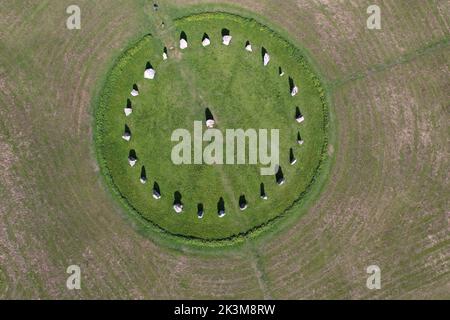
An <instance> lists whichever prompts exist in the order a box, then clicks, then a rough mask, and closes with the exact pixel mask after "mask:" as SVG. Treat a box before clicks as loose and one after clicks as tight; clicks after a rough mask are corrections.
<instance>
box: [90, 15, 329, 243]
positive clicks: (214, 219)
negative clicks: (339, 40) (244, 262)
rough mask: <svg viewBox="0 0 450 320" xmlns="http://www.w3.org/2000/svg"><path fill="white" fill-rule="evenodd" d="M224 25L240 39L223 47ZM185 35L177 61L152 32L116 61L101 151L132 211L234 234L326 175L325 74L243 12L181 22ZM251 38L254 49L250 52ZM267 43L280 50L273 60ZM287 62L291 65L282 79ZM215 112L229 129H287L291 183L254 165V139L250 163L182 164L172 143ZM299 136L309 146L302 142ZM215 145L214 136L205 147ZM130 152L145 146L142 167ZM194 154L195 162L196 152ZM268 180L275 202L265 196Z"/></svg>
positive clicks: (172, 224)
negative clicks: (179, 207)
mask: <svg viewBox="0 0 450 320" xmlns="http://www.w3.org/2000/svg"><path fill="white" fill-rule="evenodd" d="M224 28H227V29H228V30H230V31H231V34H232V36H233V39H232V43H231V44H230V45H229V46H228V47H227V46H224V45H223V44H222V35H221V31H222V29H224ZM205 31H206V32H207V33H208V35H209V37H210V40H211V41H212V44H211V45H210V46H208V47H206V48H204V47H203V46H202V45H201V39H202V37H203V34H204V33H205ZM181 32H184V33H186V34H187V35H188V41H189V42H190V46H189V47H188V48H187V49H186V50H185V51H181V50H179V49H175V48H172V50H170V52H169V56H170V59H169V60H167V61H163V60H162V52H163V47H164V44H161V42H160V40H158V39H155V38H153V37H145V38H143V40H141V41H139V42H138V43H137V44H136V45H135V46H133V47H132V48H131V49H129V50H128V51H127V53H126V54H124V56H123V57H121V58H120V61H119V62H118V63H117V65H116V66H115V67H114V69H113V71H112V72H111V74H110V76H109V77H108V82H107V84H106V86H105V89H104V91H103V92H104V93H102V100H101V102H100V106H99V110H98V121H97V123H98V132H99V134H98V141H99V142H98V143H99V145H100V147H99V148H100V150H99V152H100V158H101V159H104V164H105V174H106V175H107V176H108V177H110V179H111V186H112V188H114V189H117V190H116V192H117V193H118V194H120V199H124V202H125V201H126V205H125V207H126V208H127V210H136V211H137V212H138V214H139V215H141V216H142V217H143V218H144V219H147V220H149V221H150V222H151V223H153V224H155V225H157V226H159V227H160V228H162V229H163V230H167V231H168V232H170V233H172V234H174V235H183V236H188V237H193V238H199V239H207V240H214V239H225V238H231V237H233V236H236V235H239V234H244V233H247V232H248V231H249V230H252V229H255V228H257V227H259V226H261V225H263V224H266V223H267V221H269V220H273V219H275V218H277V217H278V216H279V215H280V214H281V213H283V212H285V211H286V210H288V208H290V207H292V205H293V204H294V203H295V202H297V201H298V200H299V197H300V196H304V193H305V192H306V189H307V188H308V187H310V185H311V184H312V183H313V181H314V178H316V176H317V175H318V173H317V170H318V167H319V164H320V161H321V159H322V151H326V150H324V144H325V141H326V139H325V136H326V132H325V128H326V126H327V124H326V115H324V112H326V110H327V109H326V106H324V105H323V104H324V103H325V102H324V101H323V100H322V99H321V91H320V90H319V89H321V87H320V84H319V83H318V79H317V77H316V76H315V75H314V74H313V73H312V71H311V69H310V68H308V66H307V65H305V61H304V58H303V57H302V56H301V54H300V52H299V51H298V50H297V49H295V48H294V47H292V45H290V44H289V43H287V42H286V40H284V39H281V38H279V37H278V36H277V35H276V34H274V33H273V32H272V31H270V30H269V29H267V28H265V29H264V27H263V26H262V25H259V24H258V23H256V22H254V21H252V20H244V19H243V18H240V17H238V16H233V15H225V14H205V15H195V16H191V17H187V18H184V19H181V20H177V22H176V29H175V31H174V32H173V35H172V36H173V39H174V40H173V41H176V39H177V38H178V37H179V35H180V33H181ZM248 40H251V43H252V47H253V50H254V51H253V52H252V53H249V52H247V51H245V50H244V46H245V43H246V41H248ZM263 47H264V48H265V49H266V50H269V52H270V54H271V61H270V63H269V65H268V66H266V67H264V66H263V62H262V54H261V52H262V48H263ZM147 63H150V64H151V65H152V66H153V67H154V68H155V69H156V70H157V76H156V78H155V79H154V80H152V81H150V80H145V79H144V78H143V71H142V70H144V69H145V68H144V67H145V66H146V64H147ZM280 66H282V67H283V70H284V71H283V72H285V75H284V76H282V77H281V76H280V75H279V70H278V68H279V67H280ZM289 79H295V80H294V81H295V84H296V85H298V86H300V93H299V94H298V95H296V96H295V97H292V96H291V94H290V88H289ZM133 84H136V85H137V86H138V88H139V92H140V94H139V96H137V97H131V95H130V90H131V89H130V88H131V87H132V85H133ZM127 99H130V103H131V105H132V106H133V113H132V114H131V115H130V116H129V117H125V115H124V111H123V109H124V106H125V105H126V101H127ZM296 108H301V112H302V115H303V116H304V117H305V119H307V120H306V121H304V123H302V124H299V123H297V122H296V121H295V112H296ZM206 109H210V111H211V112H212V113H213V115H214V118H215V120H216V122H217V125H216V129H218V130H220V131H221V133H222V134H223V135H224V136H225V135H226V130H227V129H243V130H248V129H251V130H253V129H254V130H260V129H265V130H269V138H270V130H272V129H277V130H279V139H280V150H279V157H280V165H281V168H282V170H283V174H284V177H285V179H286V180H287V182H286V183H285V184H283V185H282V186H278V185H277V183H276V179H275V174H271V175H267V176H262V175H261V173H260V168H261V167H267V166H268V165H267V164H265V165H262V164H259V165H254V164H249V148H248V145H247V147H246V148H245V153H246V157H245V161H246V164H242V165H230V164H224V165H212V166H211V165H210V166H205V165H195V164H192V165H175V164H174V163H173V161H172V159H171V155H172V148H173V147H174V146H175V145H176V144H177V143H176V142H172V141H171V136H172V133H173V132H174V131H175V130H176V129H179V128H181V129H187V130H188V131H189V132H190V134H191V136H192V137H194V134H195V133H194V132H193V131H194V130H193V128H194V121H200V122H201V123H202V124H203V126H202V130H203V131H204V130H206V127H205V125H204V122H205V120H206V118H205V110H206ZM125 125H127V128H128V129H127V130H130V131H131V137H132V138H131V140H130V141H129V142H126V141H125V140H123V139H121V138H120V137H121V136H122V135H123V133H124V130H125V129H124V126H125ZM297 134H301V138H302V139H303V140H304V141H307V143H304V144H303V145H301V146H300V145H298V143H297ZM224 140H226V138H224ZM190 141H191V144H192V140H190ZM235 143H236V142H235ZM247 143H249V140H247ZM258 143H261V141H259V142H258ZM269 143H271V141H269ZM208 144H209V143H208V142H204V143H203V149H205V148H207V146H208ZM228 148H229V145H228V144H227V145H225V146H223V150H222V154H223V155H224V156H223V157H224V158H226V154H227V152H228ZM259 148H261V147H259ZM290 149H292V150H293V151H292V152H293V154H294V157H295V158H296V159H297V163H296V164H295V165H291V164H290ZM130 150H135V151H136V153H137V158H138V164H137V165H136V166H135V167H133V168H132V167H130V166H129V165H128V162H127V157H128V154H129V152H130ZM274 152H276V151H275V150H274V151H272V152H271V153H274ZM189 154H190V157H189V158H190V159H191V160H190V161H192V162H193V153H192V152H191V151H189ZM269 155H270V153H269ZM236 158H237V157H236V155H235V156H234V162H236V161H237V159H236ZM219 161H220V160H219ZM224 161H225V160H224ZM102 163H103V162H102ZM142 166H143V167H144V169H145V173H146V177H147V179H148V182H149V183H147V184H146V185H142V184H141V182H140V181H139V177H140V175H141V171H142V170H143V169H141V168H142ZM269 166H270V164H269ZM154 182H155V183H157V184H158V187H159V188H160V192H161V193H162V194H163V197H162V199H161V200H158V201H155V200H154V199H153V198H152V196H151V195H152V189H153V185H154ZM261 183H263V184H264V189H265V193H266V194H267V195H268V199H267V200H262V199H260V184H261ZM176 192H178V193H180V195H181V197H182V198H181V201H182V202H183V206H184V210H183V213H182V214H178V215H177V214H175V212H174V211H173V209H172V206H173V202H174V198H175V196H174V193H176ZM241 195H243V196H245V200H246V201H247V203H248V209H247V210H245V212H241V211H240V209H239V201H240V197H241ZM219 199H223V200H224V206H225V211H226V213H227V214H226V216H225V217H222V218H219V217H218V214H217V211H218V209H217V206H218V202H219ZM198 204H202V205H203V207H204V210H205V214H204V217H203V219H202V220H199V219H198V218H197V205H198ZM294 210H295V209H294Z"/></svg>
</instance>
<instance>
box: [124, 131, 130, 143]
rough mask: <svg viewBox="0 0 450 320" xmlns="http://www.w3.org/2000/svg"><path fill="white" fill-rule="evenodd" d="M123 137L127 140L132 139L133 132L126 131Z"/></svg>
mask: <svg viewBox="0 0 450 320" xmlns="http://www.w3.org/2000/svg"><path fill="white" fill-rule="evenodd" d="M122 139H123V140H125V141H130V140H131V134H130V133H129V132H125V133H124V134H123V136H122Z"/></svg>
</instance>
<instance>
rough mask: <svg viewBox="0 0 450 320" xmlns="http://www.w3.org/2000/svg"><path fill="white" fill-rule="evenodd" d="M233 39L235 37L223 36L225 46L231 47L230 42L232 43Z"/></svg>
mask: <svg viewBox="0 0 450 320" xmlns="http://www.w3.org/2000/svg"><path fill="white" fill-rule="evenodd" d="M232 38H233V37H232V36H230V35H227V36H223V38H222V39H223V44H224V45H226V46H228V45H230V42H231V39H232Z"/></svg>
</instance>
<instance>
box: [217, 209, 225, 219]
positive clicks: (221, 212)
mask: <svg viewBox="0 0 450 320" xmlns="http://www.w3.org/2000/svg"><path fill="white" fill-rule="evenodd" d="M218 215H219V218H223V217H225V210H220V211H219V213H218Z"/></svg>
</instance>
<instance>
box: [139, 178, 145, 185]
mask: <svg viewBox="0 0 450 320" xmlns="http://www.w3.org/2000/svg"><path fill="white" fill-rule="evenodd" d="M139 181H141V183H142V184H146V183H147V178H146V177H141V178H140V179H139Z"/></svg>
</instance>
